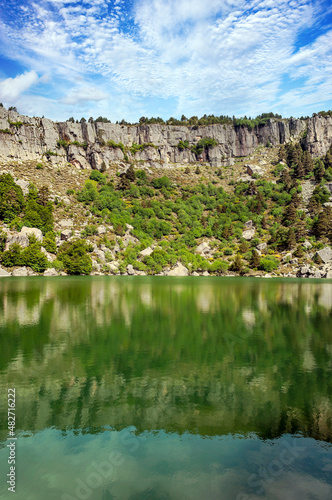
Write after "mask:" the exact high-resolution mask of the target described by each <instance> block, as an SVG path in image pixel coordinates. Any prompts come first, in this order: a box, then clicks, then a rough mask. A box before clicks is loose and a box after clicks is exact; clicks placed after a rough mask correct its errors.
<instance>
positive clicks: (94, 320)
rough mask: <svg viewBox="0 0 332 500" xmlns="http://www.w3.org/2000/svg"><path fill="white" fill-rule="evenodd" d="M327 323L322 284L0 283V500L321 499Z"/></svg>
mask: <svg viewBox="0 0 332 500" xmlns="http://www.w3.org/2000/svg"><path fill="white" fill-rule="evenodd" d="M331 319H332V283H331V282H324V281H320V280H296V279H294V280H286V279H284V280H282V279H271V280H267V279H257V278H252V279H251V278H218V277H216V278H212V277H209V278H194V277H188V278H168V277H160V278H159V277H117V276H113V277H102V276H91V277H90V276H88V277H59V278H57V277H55V278H40V277H30V278H8V279H7V278H3V279H1V280H0V348H1V353H0V386H1V400H0V422H1V427H0V432H1V434H0V441H1V448H0V481H1V482H0V484H1V490H0V491H1V493H0V498H1V499H7V498H8V499H9V498H15V499H16V500H80V499H82V500H88V499H91V500H92V499H93V500H111V499H112V500H113V499H114V500H115V499H117V500H166V499H169V500H171V499H172V500H173V499H174V500H177V499H178V500H185V499H188V500H192V499H193V500H196V499H197V500H202V499H206V500H217V499H222V500H262V499H268V500H281V499H283V500H285V499H286V500H288V499H289V500H313V499H319V500H325V499H326V500H330V499H331V498H332V444H331V443H332V328H331V326H332V321H331ZM9 388H14V389H15V391H16V393H15V395H16V407H15V413H16V415H15V416H16V421H15V422H16V428H15V436H16V437H17V440H16V442H15V443H16V444H15V446H16V448H15V453H16V457H15V459H16V463H15V467H16V493H15V495H14V496H12V493H11V492H9V491H7V486H6V474H8V473H9V465H8V463H7V460H8V456H9V450H10V448H9V447H8V446H7V444H8V442H9V440H8V437H9V435H8V432H9V431H8V428H7V391H8V389H9Z"/></svg>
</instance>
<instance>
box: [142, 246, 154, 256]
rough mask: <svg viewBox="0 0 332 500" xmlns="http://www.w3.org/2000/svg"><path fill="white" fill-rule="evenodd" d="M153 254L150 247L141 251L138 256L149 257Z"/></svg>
mask: <svg viewBox="0 0 332 500" xmlns="http://www.w3.org/2000/svg"><path fill="white" fill-rule="evenodd" d="M152 252H153V249H152V248H151V247H148V248H145V249H144V250H142V251H141V252H140V253H139V255H141V256H142V257H148V256H149V255H151V254H152Z"/></svg>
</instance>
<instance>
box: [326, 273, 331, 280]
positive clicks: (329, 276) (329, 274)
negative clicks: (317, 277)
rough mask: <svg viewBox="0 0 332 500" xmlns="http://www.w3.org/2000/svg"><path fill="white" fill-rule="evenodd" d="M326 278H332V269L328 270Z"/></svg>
mask: <svg viewBox="0 0 332 500" xmlns="http://www.w3.org/2000/svg"><path fill="white" fill-rule="evenodd" d="M325 278H326V279H328V280H332V271H327V273H326V276H325Z"/></svg>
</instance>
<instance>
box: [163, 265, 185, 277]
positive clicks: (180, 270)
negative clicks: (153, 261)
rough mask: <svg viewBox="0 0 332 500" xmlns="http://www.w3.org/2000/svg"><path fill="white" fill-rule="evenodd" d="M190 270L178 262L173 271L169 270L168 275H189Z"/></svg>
mask: <svg viewBox="0 0 332 500" xmlns="http://www.w3.org/2000/svg"><path fill="white" fill-rule="evenodd" d="M188 274H189V271H188V269H187V268H186V267H185V266H184V265H182V264H181V262H178V263H177V264H176V266H175V267H174V268H173V269H171V271H167V274H165V275H166V276H188Z"/></svg>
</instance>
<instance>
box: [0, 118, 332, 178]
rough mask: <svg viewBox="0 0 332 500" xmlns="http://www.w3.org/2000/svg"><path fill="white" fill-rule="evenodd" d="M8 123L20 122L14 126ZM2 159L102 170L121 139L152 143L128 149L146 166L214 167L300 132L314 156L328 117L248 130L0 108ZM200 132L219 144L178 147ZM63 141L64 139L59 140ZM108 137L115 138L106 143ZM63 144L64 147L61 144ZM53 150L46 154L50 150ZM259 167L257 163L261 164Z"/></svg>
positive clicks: (116, 154)
mask: <svg viewBox="0 0 332 500" xmlns="http://www.w3.org/2000/svg"><path fill="white" fill-rule="evenodd" d="M10 122H11V123H15V122H22V123H23V125H21V126H19V127H17V126H15V125H11V124H10ZM0 130H2V131H5V130H7V131H8V132H7V133H4V132H0V160H9V159H19V160H21V161H26V160H38V161H45V159H46V160H49V161H50V162H51V164H52V165H53V166H57V167H59V166H63V165H65V164H66V163H67V162H70V163H71V164H72V165H74V166H76V167H77V168H93V169H97V170H104V169H107V168H108V165H109V163H110V162H118V163H119V162H121V161H123V159H124V152H123V151H122V149H121V148H119V147H116V146H114V144H115V145H116V144H119V143H120V142H122V143H123V144H124V146H125V147H126V148H128V147H130V146H131V145H132V144H133V143H136V144H148V143H150V144H153V146H146V147H145V148H144V149H143V150H141V151H138V152H136V153H134V152H131V151H130V150H127V156H128V158H129V159H135V160H137V161H140V160H144V161H146V162H149V164H150V166H154V167H158V166H160V165H163V166H167V164H169V163H180V164H186V163H192V162H196V161H200V160H201V161H206V162H209V163H210V164H211V165H212V166H222V165H229V164H230V163H232V161H234V160H233V158H235V157H238V156H248V155H250V154H251V153H252V152H253V151H254V149H255V148H256V147H257V146H259V145H265V144H266V143H267V141H270V143H271V144H272V145H273V146H276V145H279V144H284V143H286V142H289V141H290V140H292V139H299V138H301V137H303V135H304V133H305V131H306V130H307V135H306V139H305V145H306V148H307V149H308V150H309V152H310V153H312V154H313V155H314V156H320V155H322V154H325V153H326V151H327V150H328V148H329V147H330V145H331V144H332V117H330V116H327V117H320V116H316V117H313V118H309V120H308V121H305V120H295V119H290V120H280V121H278V120H275V119H271V120H269V121H268V122H267V123H266V124H265V125H262V126H259V127H255V128H254V129H253V130H248V129H247V128H246V127H238V126H237V127H234V126H233V125H221V124H217V125H209V126H204V127H203V126H199V127H197V128H194V127H184V126H172V125H164V124H153V125H131V126H123V125H117V124H113V123H101V122H98V123H71V122H64V123H54V122H52V121H51V120H48V119H46V118H31V117H28V116H22V115H19V114H18V113H16V112H14V111H7V110H6V109H5V108H0ZM203 137H211V138H213V139H215V140H216V142H217V143H218V145H217V146H215V147H213V148H208V149H205V150H204V151H203V153H202V154H201V155H198V156H196V155H195V154H194V153H193V152H192V151H191V149H190V147H189V148H187V149H184V150H180V149H179V148H178V144H179V141H186V140H187V141H188V143H189V146H193V145H195V144H197V142H198V141H199V140H200V139H201V138H203ZM59 141H65V142H62V143H61V142H59ZM109 141H113V146H110V145H109V144H108V143H109ZM62 144H63V145H66V147H64V146H62ZM49 151H50V152H52V153H56V155H55V154H53V155H48V154H47V153H48V152H49ZM259 168H260V167H259Z"/></svg>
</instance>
